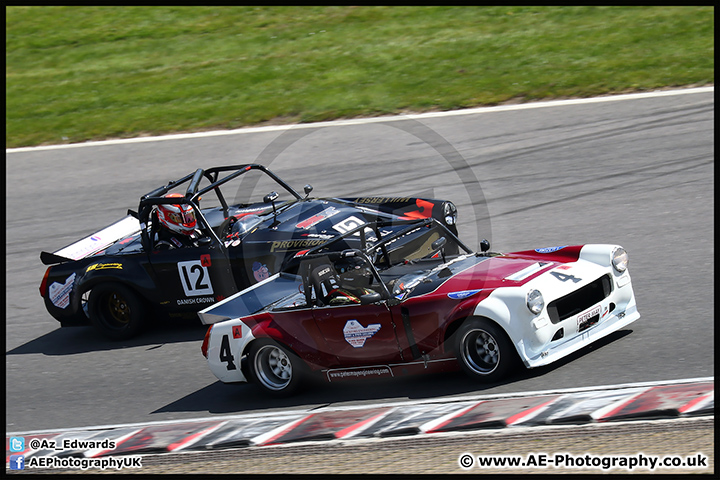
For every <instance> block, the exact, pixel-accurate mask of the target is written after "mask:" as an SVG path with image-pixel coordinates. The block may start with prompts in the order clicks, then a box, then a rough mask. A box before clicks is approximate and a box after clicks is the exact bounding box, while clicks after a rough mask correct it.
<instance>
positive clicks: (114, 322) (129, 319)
mask: <svg viewBox="0 0 720 480" xmlns="http://www.w3.org/2000/svg"><path fill="white" fill-rule="evenodd" d="M88 312H89V314H90V320H91V321H92V324H93V325H94V326H95V327H96V328H97V329H98V330H100V332H101V333H102V334H103V335H105V336H106V337H108V338H110V339H111V340H126V339H128V338H131V337H134V336H135V335H137V334H138V333H139V332H140V330H141V329H142V327H143V323H144V319H145V304H144V303H143V301H142V300H141V299H140V298H139V297H138V296H137V295H136V294H135V293H134V292H133V291H132V290H130V289H129V288H128V287H125V286H124V285H121V284H119V283H106V284H101V285H97V286H96V287H94V288H93V289H92V291H91V292H90V297H89V299H88Z"/></svg>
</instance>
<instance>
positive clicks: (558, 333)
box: [199, 218, 640, 394]
mask: <svg viewBox="0 0 720 480" xmlns="http://www.w3.org/2000/svg"><path fill="white" fill-rule="evenodd" d="M382 230H383V228H382V225H376V224H368V225H364V226H359V227H357V228H355V229H353V230H351V231H349V232H347V233H346V234H345V235H344V236H349V235H355V236H358V235H359V236H361V237H362V239H363V241H362V242H361V244H362V245H363V246H364V247H363V248H362V249H345V250H341V251H337V250H333V246H334V245H337V243H336V242H337V241H338V240H339V239H338V238H336V239H334V240H331V241H329V242H328V243H326V244H323V245H321V246H319V247H315V248H313V249H311V250H309V251H307V252H300V253H298V254H297V255H296V256H295V258H294V259H293V261H291V262H289V263H288V264H287V265H286V268H284V269H283V270H282V271H281V272H280V273H277V274H275V275H273V276H271V277H270V278H268V279H267V280H265V281H263V282H261V283H258V284H256V285H254V286H252V287H250V288H248V289H246V290H244V291H242V292H240V293H238V294H236V295H234V296H232V297H230V298H228V299H226V300H224V301H223V302H220V303H218V304H216V305H214V306H212V307H210V308H207V309H205V310H202V311H201V312H200V313H199V315H200V318H201V320H202V322H203V323H205V324H208V325H210V328H209V329H208V331H207V334H206V336H205V340H204V342H203V345H202V352H203V355H204V356H205V357H206V358H207V360H208V363H209V365H210V369H211V371H212V372H213V374H214V375H215V376H216V377H217V378H218V379H220V380H221V381H223V382H227V383H233V382H246V381H248V380H251V381H253V382H255V383H257V384H258V385H260V387H262V388H263V389H265V390H266V391H268V392H271V393H274V394H289V393H291V392H293V391H294V390H295V389H296V388H297V387H299V386H301V385H302V384H303V379H304V378H306V377H307V376H309V375H317V376H322V377H324V378H325V379H326V380H327V381H330V382H333V381H337V380H343V379H352V378H373V377H381V376H395V375H401V374H409V373H423V372H437V371H445V370H452V369H457V368H462V369H463V370H464V371H465V372H466V373H468V374H469V375H470V376H471V377H473V378H475V379H478V380H481V381H486V382H495V381H498V380H500V379H502V378H503V377H505V376H507V375H508V374H509V373H510V372H511V371H512V369H513V367H514V366H515V365H516V364H517V362H516V360H518V359H519V360H521V361H522V363H523V364H524V365H525V366H526V367H528V368H532V367H538V366H541V365H547V364H549V363H552V362H555V361H556V360H558V359H560V358H562V357H565V356H567V355H568V354H570V353H572V352H574V351H577V350H578V349H580V348H582V347H584V346H586V345H589V344H591V343H592V342H595V341H597V340H598V339H600V338H602V337H605V336H606V335H608V334H610V333H612V332H614V331H617V330H619V329H621V328H623V327H625V326H627V325H628V324H630V323H632V322H634V321H635V320H637V319H638V318H639V317H640V314H639V313H638V310H637V307H636V303H635V295H634V293H633V288H632V282H631V280H630V273H629V272H628V268H627V265H628V255H627V253H626V252H625V250H624V249H623V248H622V247H620V246H618V245H577V246H558V247H552V248H539V249H536V250H529V251H522V252H514V253H505V254H500V253H491V252H489V251H488V250H489V244H488V243H487V242H483V246H482V250H483V251H482V252H479V253H474V252H471V251H470V250H469V249H468V248H467V247H465V246H464V245H463V244H462V242H460V240H458V238H457V237H456V236H455V235H454V234H453V233H452V232H450V231H449V230H448V229H447V228H446V227H445V226H444V225H442V224H440V223H439V222H437V221H436V220H434V219H432V218H430V219H422V220H417V221H408V222H407V227H406V228H404V229H401V230H398V229H395V231H394V232H393V233H392V234H389V235H387V236H383V235H382V234H381V231H382Z"/></svg>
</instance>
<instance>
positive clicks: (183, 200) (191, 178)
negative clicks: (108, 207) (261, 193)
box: [128, 164, 302, 251]
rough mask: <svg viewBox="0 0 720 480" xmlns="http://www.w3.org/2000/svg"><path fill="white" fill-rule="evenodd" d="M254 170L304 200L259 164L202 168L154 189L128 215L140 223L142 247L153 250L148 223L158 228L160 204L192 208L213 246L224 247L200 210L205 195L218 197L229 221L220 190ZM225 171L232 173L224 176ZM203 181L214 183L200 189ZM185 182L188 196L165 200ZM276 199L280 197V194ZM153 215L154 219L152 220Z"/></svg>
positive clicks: (227, 208) (298, 198)
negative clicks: (156, 210)
mask: <svg viewBox="0 0 720 480" xmlns="http://www.w3.org/2000/svg"><path fill="white" fill-rule="evenodd" d="M251 170H260V171H261V172H263V173H264V174H266V175H267V176H269V177H270V178H272V179H273V180H274V181H275V183H277V184H278V185H280V186H281V187H282V188H283V189H284V190H286V191H287V192H288V193H290V195H292V196H293V197H295V199H297V200H302V197H301V196H300V194H299V193H298V192H296V191H295V190H294V189H293V188H292V187H291V186H290V185H288V184H287V183H285V182H284V181H283V180H282V179H281V178H280V177H278V176H277V175H275V174H274V173H273V172H271V171H270V170H269V169H267V168H266V167H264V166H262V165H259V164H245V165H228V166H223V167H213V168H209V169H207V170H203V169H202V168H198V169H197V170H195V172H193V173H190V174H188V175H185V176H184V177H182V178H180V179H178V180H174V181H170V182H168V183H167V185H164V186H162V187H159V188H156V189H155V190H152V191H151V192H148V193H146V194H145V195H143V196H141V197H140V204H139V206H138V211H137V212H133V211H132V210H128V214H130V215H132V216H134V217H135V218H137V219H138V220H139V221H140V232H141V233H140V235H141V241H142V245H143V248H144V249H145V251H150V250H151V242H152V232H149V231H148V228H147V226H148V223H151V225H152V226H153V227H152V228H156V227H157V223H158V222H157V219H156V218H154V217H155V214H154V209H153V207H155V206H157V205H169V204H181V205H190V206H191V207H192V209H193V210H194V211H195V216H196V218H197V220H198V222H200V228H201V230H203V231H204V232H205V233H206V234H207V235H208V237H209V239H210V243H216V244H217V245H220V246H221V247H222V245H223V243H222V241H221V240H220V238H219V237H218V234H217V232H216V231H215V230H214V228H213V225H211V224H210V222H208V220H207V218H206V217H205V215H204V214H203V212H202V210H201V209H200V205H199V202H200V199H201V198H202V196H203V195H204V194H206V193H208V192H210V191H214V192H215V194H216V195H217V198H218V201H219V202H220V205H221V209H222V213H223V217H224V218H227V217H228V216H229V214H230V206H229V205H228V203H227V200H226V199H225V196H224V195H223V193H222V190H221V189H220V187H221V186H222V185H225V184H227V183H228V182H230V181H231V180H234V179H236V178H238V177H240V176H241V175H243V174H245V173H247V172H249V171H251ZM225 172H231V173H230V174H228V175H224V176H221V175H222V174H223V173H225ZM203 178H205V179H207V180H208V181H209V182H210V184H209V185H207V186H205V187H203V188H199V187H200V182H201V181H202V179H203ZM188 182H189V183H188ZM185 183H187V184H188V185H187V189H186V190H185V195H184V196H183V197H172V198H167V197H165V195H166V194H167V193H168V192H170V191H171V190H174V189H176V188H178V187H179V186H181V185H183V184H185ZM273 193H274V192H273ZM275 196H277V194H276V195H275ZM151 216H152V217H153V218H151Z"/></svg>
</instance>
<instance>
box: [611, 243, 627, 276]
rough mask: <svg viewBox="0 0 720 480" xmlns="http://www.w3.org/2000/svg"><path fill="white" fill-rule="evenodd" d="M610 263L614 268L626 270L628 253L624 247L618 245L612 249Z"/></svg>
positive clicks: (620, 270) (619, 270)
mask: <svg viewBox="0 0 720 480" xmlns="http://www.w3.org/2000/svg"><path fill="white" fill-rule="evenodd" d="M612 264H613V267H615V270H617V271H618V272H620V273H622V272H624V271H625V270H627V266H628V254H627V252H626V251H625V249H624V248H622V247H618V248H616V249H615V250H614V251H613V254H612Z"/></svg>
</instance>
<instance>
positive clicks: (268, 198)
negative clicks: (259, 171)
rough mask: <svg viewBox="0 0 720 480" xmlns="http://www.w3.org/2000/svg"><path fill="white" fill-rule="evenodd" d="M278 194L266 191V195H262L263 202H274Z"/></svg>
mask: <svg viewBox="0 0 720 480" xmlns="http://www.w3.org/2000/svg"><path fill="white" fill-rule="evenodd" d="M279 196H280V195H278V193H277V192H270V193H268V194H267V195H265V197H263V202H265V203H271V202H274V201H275V200H277V198H278V197H279Z"/></svg>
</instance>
